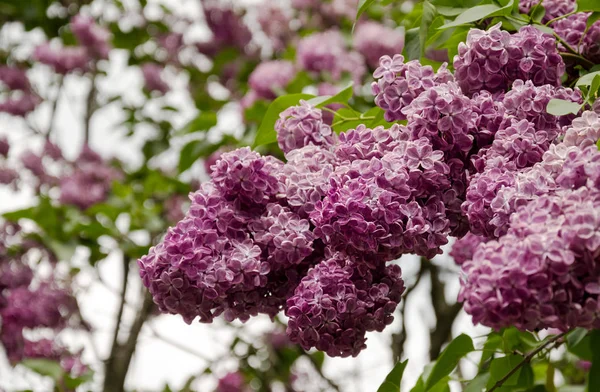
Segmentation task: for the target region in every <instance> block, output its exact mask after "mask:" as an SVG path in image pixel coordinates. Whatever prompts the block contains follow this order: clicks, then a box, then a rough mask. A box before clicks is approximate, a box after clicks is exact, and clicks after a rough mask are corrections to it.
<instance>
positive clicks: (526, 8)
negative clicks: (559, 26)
mask: <svg viewBox="0 0 600 392" xmlns="http://www.w3.org/2000/svg"><path fill="white" fill-rule="evenodd" d="M540 1H541V4H540ZM575 3H576V0H519V11H521V12H522V13H524V14H528V13H529V12H530V11H531V10H532V9H533V8H534V7H536V6H537V5H541V6H542V7H544V10H545V11H546V13H545V14H544V17H543V18H542V23H547V22H549V21H550V20H552V19H554V18H556V17H559V16H563V15H566V14H568V13H570V12H573V11H575Z"/></svg>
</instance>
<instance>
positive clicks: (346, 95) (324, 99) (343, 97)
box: [307, 83, 354, 108]
mask: <svg viewBox="0 0 600 392" xmlns="http://www.w3.org/2000/svg"><path fill="white" fill-rule="evenodd" d="M353 93H354V90H353V86H352V83H350V85H349V86H348V87H345V88H343V89H342V90H341V91H340V92H339V93H337V94H335V95H334V96H330V95H324V96H321V97H315V98H311V99H309V100H308V101H307V102H308V103H310V104H311V105H313V106H316V107H318V108H322V107H324V106H327V105H330V104H332V103H347V102H348V101H349V100H350V98H352V95H353Z"/></svg>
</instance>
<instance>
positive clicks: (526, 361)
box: [488, 332, 568, 392]
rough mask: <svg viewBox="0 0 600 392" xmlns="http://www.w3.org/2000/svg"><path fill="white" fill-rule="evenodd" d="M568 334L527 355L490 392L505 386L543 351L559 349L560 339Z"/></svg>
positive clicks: (561, 335) (557, 336) (556, 337)
mask: <svg viewBox="0 0 600 392" xmlns="http://www.w3.org/2000/svg"><path fill="white" fill-rule="evenodd" d="M567 333H568V332H564V333H561V334H560V335H556V336H554V337H552V338H551V339H548V341H547V342H545V343H544V344H542V345H540V346H539V347H537V348H536V349H535V350H533V351H531V352H530V353H528V354H527V355H525V358H523V360H522V361H521V362H519V364H518V365H517V366H515V367H514V368H512V369H511V371H510V372H508V373H507V374H506V375H505V376H504V377H502V378H501V379H500V380H498V381H496V384H494V386H493V387H491V388H490V389H489V391H488V392H493V391H495V390H496V389H498V388H500V387H501V386H502V384H504V383H505V382H506V381H507V380H508V379H509V378H510V377H511V376H512V375H513V374H515V373H516V372H517V371H518V370H519V369H521V367H523V366H524V365H525V364H526V363H529V362H531V360H532V359H533V358H534V357H535V356H536V355H537V354H539V353H540V352H541V351H542V350H543V349H545V348H546V347H548V346H549V345H551V344H554V347H557V346H558V345H560V344H562V341H560V339H562V338H563V337H564V336H565V335H566V334H567Z"/></svg>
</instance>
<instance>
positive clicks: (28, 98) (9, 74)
mask: <svg viewBox="0 0 600 392" xmlns="http://www.w3.org/2000/svg"><path fill="white" fill-rule="evenodd" d="M0 82H2V84H3V85H4V87H5V88H6V90H7V91H6V92H7V94H6V95H7V97H6V98H5V99H4V100H3V101H2V102H0V112H4V113H8V114H11V115H13V116H20V117H24V116H25V115H27V114H28V113H30V112H31V111H33V110H34V109H35V108H36V106H37V105H38V104H39V103H40V98H39V97H38V96H37V95H36V94H35V93H34V92H33V90H32V89H31V84H30V83H29V78H28V77H27V73H26V72H25V70H24V69H21V68H18V67H12V66H1V67H0Z"/></svg>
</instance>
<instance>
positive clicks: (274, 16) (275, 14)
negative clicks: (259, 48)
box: [258, 3, 292, 50]
mask: <svg viewBox="0 0 600 392" xmlns="http://www.w3.org/2000/svg"><path fill="white" fill-rule="evenodd" d="M258 23H259V24H260V27H261V29H262V31H263V32H264V33H265V35H266V36H267V38H268V39H269V40H271V43H272V45H273V49H274V50H283V49H285V46H286V44H287V43H288V41H289V40H290V39H291V38H292V29H291V27H290V23H291V18H290V16H289V15H288V14H287V13H286V12H285V11H284V9H283V8H282V7H281V6H280V5H278V4H271V3H268V4H263V5H262V6H261V11H260V14H259V15H258Z"/></svg>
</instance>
